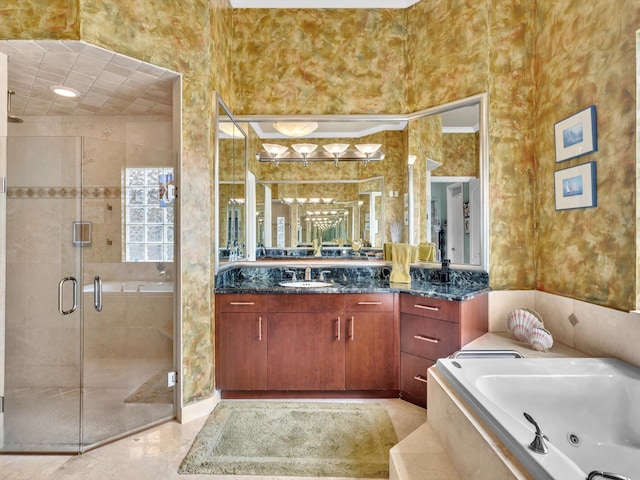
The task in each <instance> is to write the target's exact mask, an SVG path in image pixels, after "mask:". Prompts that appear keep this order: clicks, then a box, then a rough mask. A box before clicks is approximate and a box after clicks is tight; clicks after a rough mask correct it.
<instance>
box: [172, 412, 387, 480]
mask: <svg viewBox="0 0 640 480" xmlns="http://www.w3.org/2000/svg"><path fill="white" fill-rule="evenodd" d="M397 441H398V440H397V437H396V434H395V431H394V429H393V425H392V424H391V420H390V419H389V415H388V414H387V411H386V409H385V408H384V406H383V405H381V404H378V403H323V402H275V401H222V402H221V403H219V404H218V406H216V408H215V409H214V411H213V412H212V413H211V415H210V417H209V419H208V420H207V422H206V423H205V425H204V427H203V428H202V430H201V431H200V433H199V434H198V436H197V437H196V439H195V441H194V442H193V445H192V446H191V450H189V453H188V454H187V456H186V457H185V459H184V460H183V462H182V465H181V466H180V469H179V470H178V471H179V473H183V474H203V473H206V474H217V475H234V474H235V475H269V476H296V477H351V478H388V477H389V450H390V449H391V447H393V446H394V445H395V444H396V443H397Z"/></svg>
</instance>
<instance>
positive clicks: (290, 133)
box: [273, 122, 318, 137]
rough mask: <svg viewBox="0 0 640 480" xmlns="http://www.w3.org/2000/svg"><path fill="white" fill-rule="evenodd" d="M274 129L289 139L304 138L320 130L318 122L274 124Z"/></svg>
mask: <svg viewBox="0 0 640 480" xmlns="http://www.w3.org/2000/svg"><path fill="white" fill-rule="evenodd" d="M273 128H275V129H276V130H277V131H278V132H280V133H281V134H282V135H286V136H287V137H304V136H305V135H309V134H310V133H313V132H315V131H316V130H317V129H318V122H273Z"/></svg>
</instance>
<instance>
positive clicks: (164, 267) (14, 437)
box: [0, 136, 175, 453]
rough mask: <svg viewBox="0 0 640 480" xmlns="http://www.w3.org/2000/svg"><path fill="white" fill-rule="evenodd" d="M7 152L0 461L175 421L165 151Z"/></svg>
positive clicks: (46, 144)
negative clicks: (5, 455) (7, 455)
mask: <svg viewBox="0 0 640 480" xmlns="http://www.w3.org/2000/svg"><path fill="white" fill-rule="evenodd" d="M3 141H4V142H6V158H7V182H6V183H7V185H6V212H1V215H2V217H3V221H6V232H7V233H6V301H5V324H4V338H2V337H3V335H2V329H0V341H1V342H3V344H4V369H2V371H0V397H2V398H3V407H4V413H3V414H2V415H3V417H4V418H3V419H1V420H2V421H0V453H57V452H64V453H81V452H84V451H86V450H88V449H91V448H94V447H95V446H98V445H102V444H103V443H106V442H109V441H112V440H114V439H117V438H119V437H122V436H124V435H127V434H130V433H132V432H135V431H138V430H142V429H144V428H148V427H149V426H152V425H155V424H158V423H161V422H164V421H167V420H170V419H172V418H174V416H175V412H174V397H175V387H174V386H171V378H172V372H173V370H174V340H173V339H174V311H175V308H174V297H175V295H174V293H175V288H174V279H175V276H174V272H175V270H174V268H173V265H174V262H173V260H174V210H175V195H174V192H175V187H174V185H175V181H174V164H175V154H174V152H173V151H167V150H161V149H158V148H152V147H148V146H141V145H133V144H124V143H118V142H114V141H110V140H109V139H107V138H91V137H87V136H85V137H80V136H41V137H36V136H10V137H7V138H5V139H3ZM0 353H1V349H0ZM1 367H2V362H0V369H1ZM3 392H4V393H3Z"/></svg>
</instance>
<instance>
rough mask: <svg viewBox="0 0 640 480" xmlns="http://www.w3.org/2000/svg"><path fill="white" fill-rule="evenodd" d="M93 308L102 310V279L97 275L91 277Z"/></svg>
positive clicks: (97, 310) (98, 310)
mask: <svg viewBox="0 0 640 480" xmlns="http://www.w3.org/2000/svg"><path fill="white" fill-rule="evenodd" d="M93 308H95V309H96V312H101V311H102V279H101V278H100V276H99V275H96V276H95V278H94V279H93Z"/></svg>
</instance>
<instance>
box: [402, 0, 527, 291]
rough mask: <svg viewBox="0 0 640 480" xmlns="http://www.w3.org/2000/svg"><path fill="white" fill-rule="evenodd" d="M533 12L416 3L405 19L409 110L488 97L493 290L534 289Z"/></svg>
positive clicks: (520, 6) (464, 0)
mask: <svg viewBox="0 0 640 480" xmlns="http://www.w3.org/2000/svg"><path fill="white" fill-rule="evenodd" d="M534 8H535V2H523V1H519V0H484V1H480V2H478V1H469V0H429V1H427V0H422V1H420V2H418V3H417V4H415V5H414V6H412V7H410V8H409V14H408V35H409V38H410V41H409V42H408V53H407V58H408V71H409V75H408V77H409V82H408V90H407V96H408V107H409V110H410V111H417V110H421V109H424V108H428V107H432V106H436V105H440V104H442V103H446V102H450V101H453V100H456V99H460V98H464V97H468V96H471V95H474V94H477V93H481V92H488V93H489V136H490V144H489V156H490V166H489V182H490V191H489V195H490V205H489V219H490V220H489V221H490V245H489V257H490V269H489V276H490V282H491V286H492V288H494V289H530V288H535V260H536V258H535V255H536V252H535V236H534V232H535V231H534V224H535V221H534V219H535V217H534V199H535V189H534V188H532V185H534V184H535V175H534V168H535V167H534V155H533V154H534V152H533V148H534V142H533V118H534V107H535V102H534V100H535V96H534V94H535V88H534V87H535V84H534V73H533V53H534V40H535V29H536V25H535V24H536V18H537V17H536V12H535V10H534ZM432 158H433V157H432ZM434 160H439V159H437V158H434Z"/></svg>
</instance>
